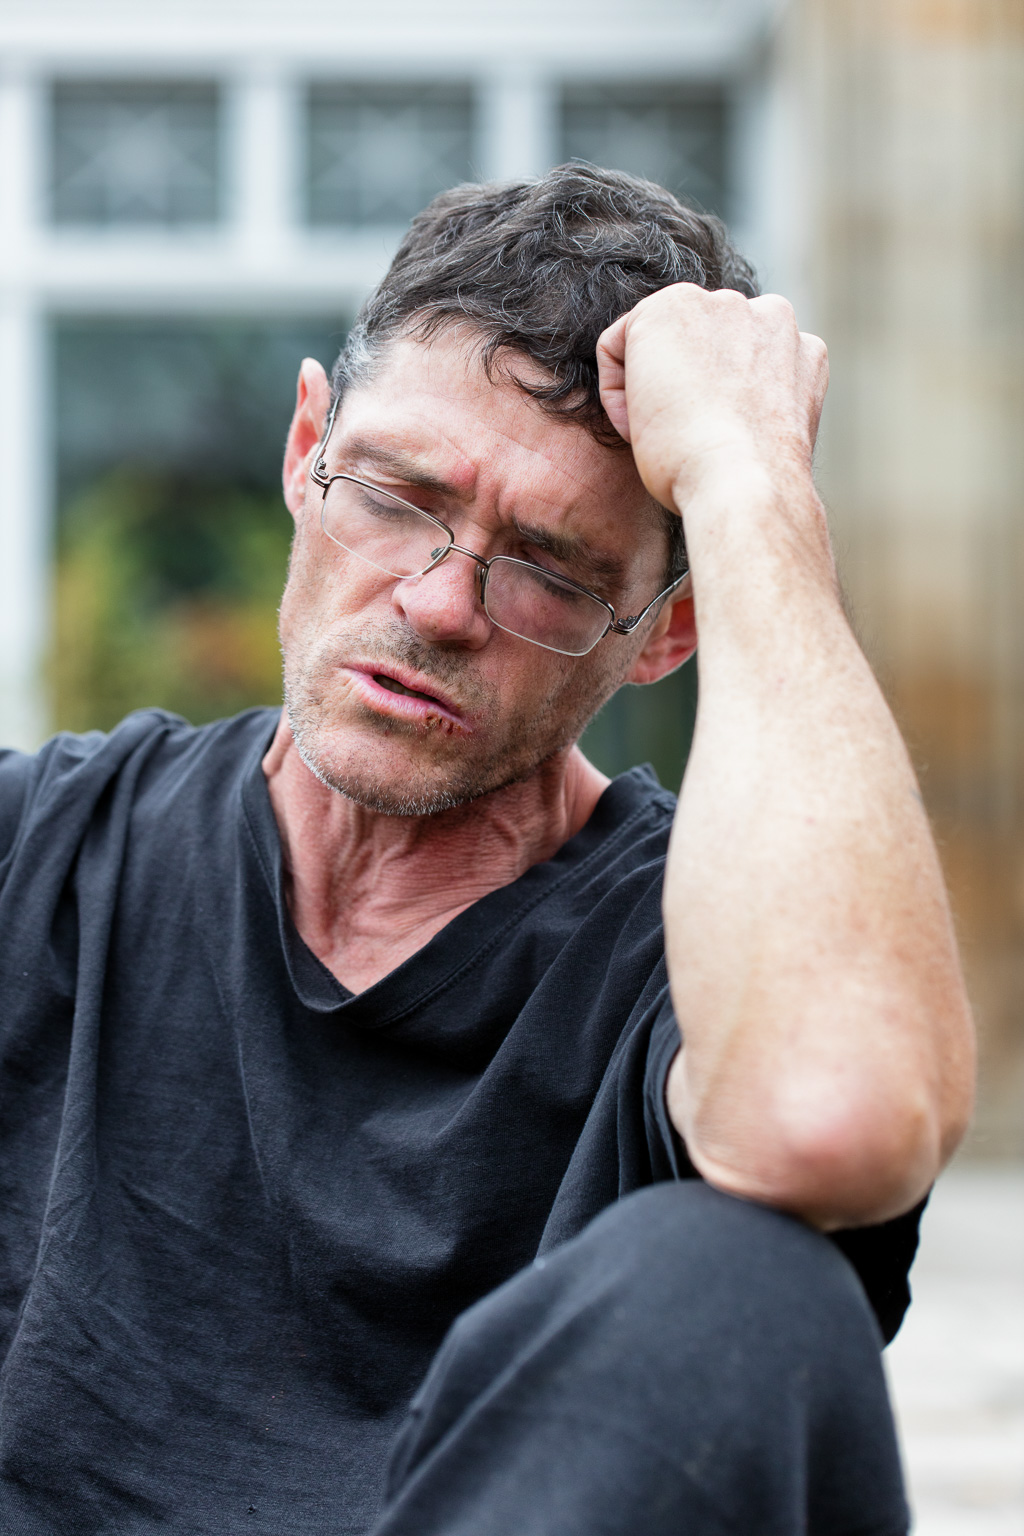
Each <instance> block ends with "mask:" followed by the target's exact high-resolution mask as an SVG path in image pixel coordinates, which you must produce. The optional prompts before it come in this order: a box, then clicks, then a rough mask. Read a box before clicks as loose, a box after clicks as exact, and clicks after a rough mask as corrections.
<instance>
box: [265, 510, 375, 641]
mask: <svg viewBox="0 0 1024 1536" xmlns="http://www.w3.org/2000/svg"><path fill="white" fill-rule="evenodd" d="M393 585H394V582H393V579H392V578H391V577H388V576H385V575H384V574H383V573H382V572H379V571H375V570H374V569H373V567H372V566H369V565H367V564H365V562H364V561H362V560H357V559H356V558H355V556H354V555H349V554H347V553H346V551H345V550H342V549H338V548H337V546H336V545H334V544H332V543H331V541H330V539H328V538H327V537H326V535H325V534H324V533H323V532H322V530H321V528H320V524H319V520H318V519H317V520H316V521H315V522H312V520H311V526H309V527H306V528H303V529H301V530H300V531H299V532H297V533H296V537H295V543H294V545H293V547H292V556H291V561H290V563H289V567H288V581H287V584H286V586H285V590H284V595H283V597H282V599H281V637H282V639H285V638H287V637H288V636H289V635H291V634H294V633H296V632H300V631H301V630H303V629H308V628H309V627H310V626H311V625H312V626H315V628H316V629H317V630H322V628H323V626H324V624H325V623H329V622H331V621H332V620H333V619H340V618H345V617H347V616H350V615H352V614H354V613H358V612H360V611H362V610H363V609H365V608H367V607H369V606H371V605H379V603H380V601H381V600H382V599H384V600H386V599H387V597H388V594H389V591H390V589H391V587H392V586H393Z"/></svg>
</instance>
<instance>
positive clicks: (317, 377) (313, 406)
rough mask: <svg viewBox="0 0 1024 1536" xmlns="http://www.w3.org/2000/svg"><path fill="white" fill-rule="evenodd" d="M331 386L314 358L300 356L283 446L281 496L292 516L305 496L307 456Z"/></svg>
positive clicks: (323, 417)
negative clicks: (294, 391) (292, 405)
mask: <svg viewBox="0 0 1024 1536" xmlns="http://www.w3.org/2000/svg"><path fill="white" fill-rule="evenodd" d="M330 400H331V389H330V385H329V384H328V382H327V375H326V373H325V372H324V370H323V367H322V365H321V364H320V363H318V362H317V361H316V359H315V358H312V357H307V358H305V359H303V363H302V367H301V368H300V369H299V383H298V389H297V390H296V395H295V414H294V416H293V417H292V424H291V426H290V427H289V428H288V441H287V443H286V444H285V450H284V474H283V477H282V478H283V481H284V500H285V506H286V507H287V508H288V510H289V512H290V513H291V514H292V517H297V516H298V514H299V512H300V510H301V508H302V504H303V502H304V501H305V499H306V477H307V475H308V474H309V470H310V457H311V455H312V453H313V451H314V449H315V448H316V446H317V444H318V443H319V441H320V439H321V437H322V436H323V430H324V427H325V425H326V423H327V411H328V407H329V405H330Z"/></svg>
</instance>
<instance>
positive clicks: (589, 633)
mask: <svg viewBox="0 0 1024 1536" xmlns="http://www.w3.org/2000/svg"><path fill="white" fill-rule="evenodd" d="M321 522H322V525H323V529H324V532H325V533H326V534H327V535H328V537H329V538H331V539H333V540H334V542H335V543H336V544H340V545H341V547H342V549H346V550H348V552H349V553H350V554H353V555H358V556H359V558H360V559H361V560H365V561H366V562H367V563H368V564H369V565H372V566H374V567H376V569H377V570H379V571H384V572H385V573H386V574H387V575H389V576H396V577H398V578H400V579H403V578H406V577H410V576H420V575H422V574H423V573H424V572H425V571H426V570H428V569H429V568H430V566H431V565H433V564H434V562H435V561H436V560H437V559H438V558H439V557H440V556H441V555H442V554H443V553H444V551H445V550H446V549H448V548H450V547H451V544H452V542H453V540H452V537H451V536H450V535H449V534H448V533H447V532H446V530H445V529H444V528H443V527H441V525H440V524H439V523H436V522H435V521H434V519H433V518H431V517H430V516H428V514H427V513H425V512H422V511H421V510H420V509H419V508H418V507H414V506H412V505H411V504H410V503H409V502H407V501H403V500H401V499H400V498H399V497H396V496H391V495H389V493H388V492H387V491H383V490H380V489H378V488H376V487H373V486H369V485H365V484H363V483H361V482H359V481H355V480H348V479H342V478H338V479H334V480H332V481H331V484H330V486H329V488H328V490H327V494H326V496H325V497H324V504H323V512H322V514H321ZM484 608H485V609H486V612H487V616H488V618H490V620H491V621H492V623H494V624H497V626H498V627H499V629H504V630H508V631H509V633H511V634H513V635H518V636H519V637H520V638H521V639H523V640H532V641H533V642H534V644H535V645H542V646H546V647H547V648H548V649H549V650H553V651H560V652H562V653H563V654H564V655H567V656H583V655H585V654H586V653H587V651H589V650H591V649H592V648H593V647H594V646H595V645H596V644H597V642H598V640H600V639H601V637H602V635H603V634H604V633H605V631H606V630H607V628H608V620H609V615H608V610H607V608H606V607H605V606H604V604H603V603H601V602H600V601H599V600H598V599H597V598H594V597H590V596H588V595H587V593H585V592H580V591H578V590H577V589H576V588H575V587H572V586H569V585H568V584H567V583H565V582H563V581H561V580H560V579H559V577H558V576H557V575H556V574H555V573H554V572H550V573H549V572H547V571H543V570H541V569H540V568H539V567H536V566H530V565H527V564H524V563H523V562H522V561H520V560H516V559H513V558H511V557H509V556H498V557H497V558H496V559H494V560H492V561H491V563H490V566H489V569H488V571H487V579H486V582H485V584H484Z"/></svg>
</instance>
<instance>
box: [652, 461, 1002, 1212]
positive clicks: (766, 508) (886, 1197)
mask: <svg viewBox="0 0 1024 1536" xmlns="http://www.w3.org/2000/svg"><path fill="white" fill-rule="evenodd" d="M686 530H687V540H688V546H689V549H690V552H691V558H692V562H693V568H694V590H695V596H696V604H697V624H698V631H699V634H700V650H699V653H698V654H699V667H700V706H699V713H698V720H697V729H696V734H695V737H694V743H693V750H692V753H691V757H690V761H689V764H688V766H687V771H686V778H685V781H684V785H683V790H682V794H681V797H680V803H679V810H678V815H677V819H676V825H675V828H674V831H673V837H672V848H671V852H670V858H669V864H668V872H667V876H666V885H665V923H666V945H667V954H668V963H669V974H670V979H671V985H672V994H673V999H674V1003H675V1007H676V1011H677V1015H678V1018H679V1021H680V1026H681V1029H682V1031H683V1034H684V1037H685V1041H686V1049H685V1051H684V1052H683V1053H682V1054H681V1056H680V1058H679V1061H678V1062H677V1065H676V1068H675V1069H674V1070H673V1074H672V1078H671V1081H670V1108H671V1111H672V1115H673V1118H674V1120H675V1121H676V1124H677V1126H678V1127H679V1129H680V1131H681V1133H682V1134H683V1135H684V1137H685V1139H686V1141H687V1143H688V1145H689V1148H690V1151H691V1155H692V1156H693V1158H694V1161H695V1163H696V1165H697V1166H698V1168H699V1169H700V1170H701V1171H702V1172H703V1173H704V1174H705V1175H706V1176H707V1177H708V1178H710V1179H711V1180H712V1182H714V1183H717V1184H719V1185H720V1186H721V1187H723V1188H725V1189H728V1190H731V1191H732V1192H734V1193H739V1194H743V1195H748V1196H750V1197H752V1198H760V1199H764V1200H766V1201H768V1202H770V1203H773V1204H777V1205H781V1206H784V1207H786V1208H788V1209H792V1210H795V1211H797V1212H799V1213H800V1214H802V1215H804V1216H806V1217H807V1218H808V1219H811V1220H814V1221H816V1222H818V1223H819V1224H821V1225H824V1226H830V1225H851V1224H854V1223H857V1222H862V1221H872V1220H879V1219H882V1218H884V1217H886V1216H889V1215H892V1214H895V1213H896V1212H898V1211H899V1210H902V1209H905V1208H907V1207H908V1206H909V1205H910V1204H912V1203H913V1201H914V1200H915V1199H917V1198H918V1197H919V1196H920V1195H921V1194H922V1193H923V1191H924V1190H925V1189H926V1188H927V1186H928V1185H929V1183H930V1182H931V1180H932V1179H933V1178H934V1176H935V1174H936V1173H937V1171H938V1169H939V1167H940V1166H941V1163H942V1161H943V1160H944V1158H945V1157H946V1156H948V1154H949V1152H950V1151H951V1150H952V1147H953V1146H954V1145H955V1144H956V1141H957V1140H958V1138H959V1136H960V1134H962V1130H963V1126H964V1124H965V1121H966V1117H967V1114H968V1113H969V1104H970V1094H971V1076H972V1062H971V1034H970V1022H969V1015H968V1010H967V1004H966V1000H965V997H964V991H963V983H962V980H961V976H960V971H959V964H958V960H957V954H956V946H955V941H954V938H953V934H952V928H951V923H950V917H949V912H948V907H947V903H946V897H945V891H944V887H943V882H942V876H941V872H940V870H939V865H938V860H937V857H936V853H935V848H934V844H933V842H932V838H931V834H930V831H929V828H928V824H927V819H926V817H925V814H924V811H923V808H922V805H921V801H920V796H919V794H918V791H917V786H916V784H915V781H914V776H913V772H912V770H911V767H910V764H909V761H908V759H907V755H906V751H905V749H904V746H903V743H902V741H901V740H900V737H899V734H898V732H897V730H896V727H895V725H894V723H893V720H892V717H891V715H890V714H889V711H888V709H887V707H886V705H885V702H884V700H883V699H882V696H881V693H880V691H879V689H878V686H877V684H876V683H875V680H874V678H873V677H872V675H871V672H870V669H869V668H868V666H867V663H866V661H865V660H864V657H863V655H862V654H861V652H860V650H859V648H858V647H857V644H856V642H855V640H854V638H853V636H852V634H851V632H850V630H849V627H848V625H847V623H846V620H845V617H844V615H843V612H842V608H841V604H840V602H839V600H838V595H837V592H836V588H835V583H834V576H833V572H832V565H831V556H830V553H829V548H828V539H827V534H826V531H825V526H824V517H823V514H822V511H821V508H820V504H819V503H818V501H817V498H816V496H815V495H814V492H813V486H812V485H811V482H810V476H809V473H806V472H804V471H803V469H802V467H801V466H800V465H799V464H794V465H793V466H792V468H791V470H790V471H789V472H788V474H787V475H785V476H783V477H780V476H779V474H778V473H776V474H775V475H774V476H773V478H772V480H771V481H769V480H768V479H767V477H763V476H761V477H759V475H758V474H757V473H751V474H749V475H748V476H746V477H745V478H744V479H743V480H742V481H740V480H731V481H728V482H726V481H724V480H722V479H719V480H718V481H717V482H715V483H714V484H713V485H707V486H705V487H703V488H701V489H699V490H698V493H697V495H696V496H695V497H694V498H693V499H692V501H691V502H690V504H689V505H688V506H687V508H686Z"/></svg>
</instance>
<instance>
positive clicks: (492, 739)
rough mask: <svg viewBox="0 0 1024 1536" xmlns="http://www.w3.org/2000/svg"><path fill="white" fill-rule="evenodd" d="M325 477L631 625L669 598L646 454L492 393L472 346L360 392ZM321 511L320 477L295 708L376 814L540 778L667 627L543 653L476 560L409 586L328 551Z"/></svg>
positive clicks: (426, 808) (293, 630)
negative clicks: (577, 585)
mask: <svg viewBox="0 0 1024 1536" xmlns="http://www.w3.org/2000/svg"><path fill="white" fill-rule="evenodd" d="M311 459H312V455H310V456H309V457H308V458H307V461H306V466H305V467H306V468H307V469H308V467H309V463H310V462H311ZM327 468H328V473H330V474H337V473H339V472H346V473H350V474H353V475H357V476H359V477H361V478H363V479H366V480H371V481H373V482H374V483H376V484H379V485H382V486H386V487H387V488H388V489H389V490H392V491H393V492H395V494H397V495H399V496H402V497H404V498H405V499H407V500H409V501H412V502H414V503H415V504H416V505H417V506H420V507H423V508H425V509H427V510H428V511H430V512H433V513H434V514H435V515H436V516H437V517H439V518H441V520H442V521H443V522H445V523H447V525H448V526H449V527H450V528H451V529H452V530H453V531H454V534H455V541H456V543H458V544H461V545H463V546H464V547H465V548H467V549H471V550H473V551H475V552H477V553H479V554H480V555H482V556H484V557H485V558H488V557H490V556H491V555H497V554H510V555H517V556H519V557H520V558H522V559H527V560H534V561H536V562H538V563H539V564H541V565H546V566H549V567H550V568H552V569H554V570H558V571H561V572H563V573H564V574H567V575H569V576H572V577H573V578H575V579H576V580H577V581H580V582H582V583H584V584H585V585H587V586H589V587H591V588H592V589H593V590H595V591H596V592H598V593H599V594H600V596H602V597H604V598H605V599H606V600H607V601H608V602H610V603H611V604H612V605H613V607H614V608H615V610H616V612H617V613H619V614H627V613H636V612H638V611H639V610H640V608H641V607H643V606H644V605H645V604H646V603H648V602H649V601H650V600H651V598H652V597H653V596H654V594H655V593H656V592H657V591H658V590H659V588H660V587H661V586H662V585H663V576H664V569H665V559H666V552H667V541H666V537H665V533H664V528H663V525H662V521H661V517H660V514H659V511H658V509H657V508H655V507H654V505H653V504H652V503H651V501H650V498H649V497H648V495H647V493H646V492H645V490H644V488H643V486H642V484H641V482H640V479H639V476H638V475H637V473H636V470H635V468H634V465H633V460H632V458H631V456H630V454H629V453H628V452H624V451H618V452H617V451H615V450H614V449H610V448H605V447H602V446H601V445H600V444H599V443H597V442H595V441H594V439H593V438H592V437H591V436H590V434H589V433H588V432H586V431H585V430H584V429H583V428H581V427H578V426H576V425H575V424H572V423H566V422H561V421H557V420H554V419H553V418H552V417H551V416H549V415H546V414H545V413H544V412H543V411H542V410H541V409H540V407H539V406H538V405H537V404H536V402H534V401H532V400H530V399H529V398H528V397H527V396H526V395H525V394H523V392H522V391H521V390H520V389H518V388H517V387H516V386H515V385H514V384H512V383H509V382H497V383H491V382H490V381H489V380H488V378H487V376H486V374H485V372H484V369H483V367H482V365H481V363H480V361H479V357H478V353H477V349H476V348H475V347H473V346H471V345H469V344H467V342H466V340H465V339H464V338H462V339H460V338H459V337H458V336H457V335H454V334H450V335H441V336H439V337H438V338H436V339H435V340H434V341H432V342H431V343H429V344H427V343H422V342H416V341H411V340H407V339H403V340H399V341H396V342H394V343H393V344H392V345H391V346H390V347H389V348H388V350H387V352H386V353H385V354H384V356H383V357H382V359H381V360H380V362H379V364H378V366H377V369H376V372H375V374H374V376H373V377H372V378H371V379H370V380H369V381H367V382H366V383H364V384H360V385H358V386H357V387H354V388H352V389H351V390H350V391H349V393H348V394H346V396H345V398H344V400H343V402H342V406H341V409H340V410H339V413H338V418H337V420H336V422H335V425H334V429H333V432H332V433H331V438H330V442H329V444H328V449H327ZM321 507H322V498H321V491H320V488H319V487H318V486H317V485H315V484H314V483H313V482H310V481H307V484H306V491H305V497H304V500H303V501H302V503H301V505H298V506H297V507H296V506H295V504H294V502H293V510H295V512H296V536H295V544H294V548H293V551H292V560H291V566H290V569H289V575H288V584H287V587H286V589H285V593H284V598H283V600H282V604H281V640H282V645H283V648H284V655H285V690H286V698H287V704H288V713H289V719H290V722H291V726H292V731H293V733H294V735H295V739H296V742H297V745H298V747H299V750H300V752H301V753H302V755H303V758H304V760H305V761H306V763H307V764H308V766H309V767H310V768H312V769H313V771H314V772H315V773H317V775H318V776H319V777H320V778H322V779H323V780H324V781H325V782H327V783H328V784H330V785H331V786H332V787H333V788H335V789H337V790H340V791H341V792H342V793H343V794H345V795H347V796H348V797H349V798H351V799H353V800H356V801H358V802H359V803H360V804H363V805H366V806H368V807H370V808H372V809H374V810H379V811H384V812H388V813H391V814H405V815H414V814H419V815H422V814H430V813H433V812H437V811H440V810H444V809H448V808H450V807H451V806H453V805H457V804H461V803H463V802H465V801H468V800H471V799H474V798H476V797H477V796H478V795H481V794H485V793H487V792H488V791H490V790H494V789H497V788H500V787H501V786H503V785H505V784H510V783H513V782H515V781H518V780H521V779H523V778H526V777H527V776H528V775H529V774H530V773H532V772H533V771H534V769H536V768H537V767H538V766H539V765H540V764H541V763H542V762H544V761H545V760H547V759H548V758H550V757H551V756H552V755H553V754H555V753H557V752H558V751H559V750H561V749H563V748H565V747H567V746H568V745H570V744H571V743H572V742H574V741H575V740H576V739H577V737H578V736H579V734H580V732H581V730H582V729H583V726H584V725H585V724H586V722H587V720H589V719H590V718H591V716H592V715H593V714H594V713H595V712H596V711H597V710H598V709H599V708H600V706H601V704H602V703H603V702H604V700H605V699H606V698H607V697H608V696H609V695H610V694H611V693H612V692H613V691H614V690H615V688H616V687H617V686H618V685H619V683H620V682H621V681H622V680H623V678H624V677H625V675H626V673H627V672H628V671H629V669H630V666H631V664H632V663H633V661H634V659H635V658H636V656H637V655H638V653H639V651H640V649H641V648H642V646H643V643H644V635H645V634H646V632H647V630H648V628H649V624H644V625H642V626H641V631H642V633H641V635H639V636H636V637H634V636H629V637H625V636H612V635H609V636H607V637H606V638H605V639H604V640H602V641H601V642H600V643H599V644H598V645H597V646H596V648H595V649H594V650H593V651H591V652H590V654H589V655H587V656H583V657H570V656H562V655H558V654H555V653H553V652H551V651H547V650H544V649H542V648H541V647H539V646H536V645H532V644H530V643H529V642H528V641H526V640H522V639H519V638H517V637H515V636H513V635H510V634H508V633H506V632H505V631H504V630H501V629H498V628H496V627H495V626H494V625H493V624H492V623H491V622H490V620H489V619H488V617H487V615H486V614H485V612H484V610H483V608H482V606H481V604H480V599H479V577H478V567H477V565H476V563H475V562H474V561H473V560H470V559H468V558H467V557H466V556H464V555H460V554H458V553H456V552H453V553H451V554H450V555H449V556H448V558H447V559H446V560H445V561H444V562H443V563H442V564H441V565H440V566H438V567H436V568H435V569H434V570H432V571H430V572H429V573H428V574H427V575H425V576H418V577H413V578H409V579H405V580H396V578H394V577H393V576H387V575H385V574H384V573H383V572H381V571H378V570H376V569H374V568H373V567H372V566H370V565H367V564H366V563H365V562H364V561H362V560H359V559H358V558H357V557H356V556H354V555H351V554H348V553H347V552H346V551H345V550H343V549H341V548H340V547H339V546H338V545H337V544H335V543H333V542H332V541H331V540H330V539H329V538H327V536H326V535H325V534H324V532H323V530H322V528H321V525H320V512H321ZM552 534H557V535H558V536H559V554H560V558H559V559H555V558H554V557H553V556H552V554H551V552H550V537H548V538H546V537H545V536H550V535H552Z"/></svg>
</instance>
